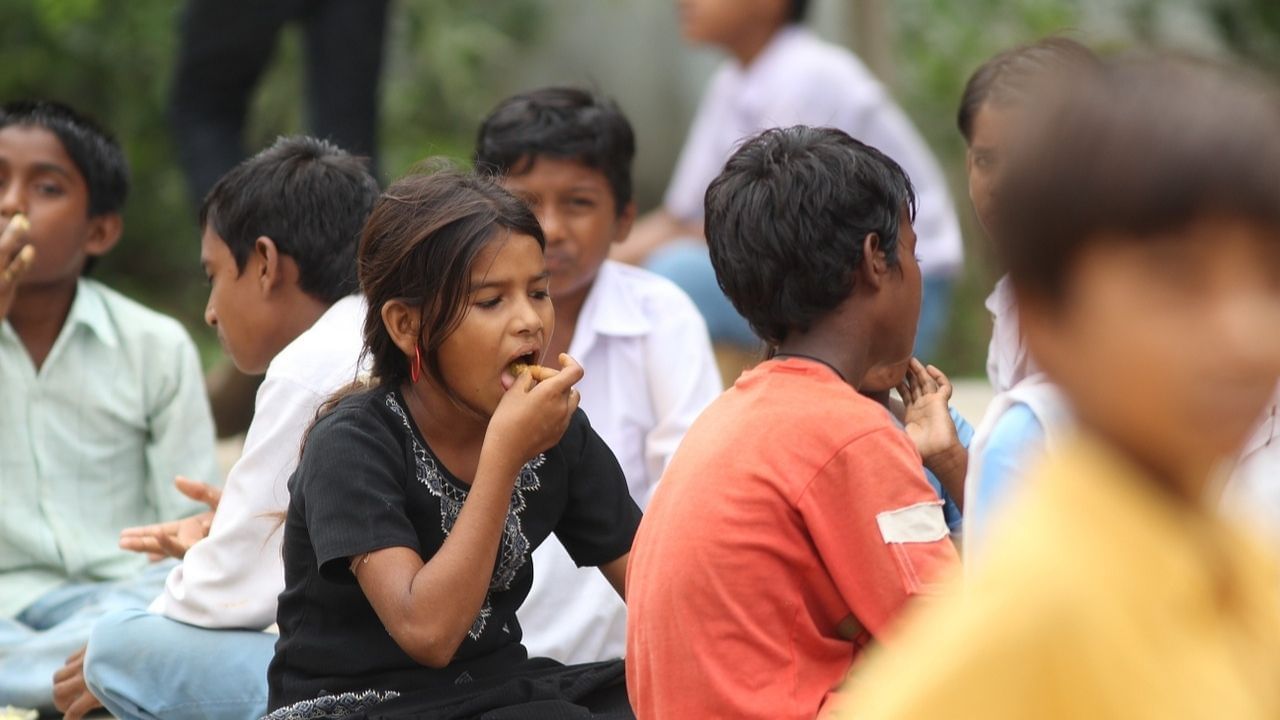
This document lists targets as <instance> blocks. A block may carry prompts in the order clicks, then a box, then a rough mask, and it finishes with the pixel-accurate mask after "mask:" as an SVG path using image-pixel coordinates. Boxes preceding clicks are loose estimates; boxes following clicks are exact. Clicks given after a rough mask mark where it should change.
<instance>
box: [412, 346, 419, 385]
mask: <svg viewBox="0 0 1280 720" xmlns="http://www.w3.org/2000/svg"><path fill="white" fill-rule="evenodd" d="M409 379H410V380H412V381H413V382H415V383H416V382H418V381H419V380H421V379H422V348H420V347H419V346H417V345H414V346H413V365H411V366H409Z"/></svg>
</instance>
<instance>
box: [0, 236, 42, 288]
mask: <svg viewBox="0 0 1280 720" xmlns="http://www.w3.org/2000/svg"><path fill="white" fill-rule="evenodd" d="M35 261H36V249H35V246H34V245H23V246H22V249H21V250H19V251H18V253H17V255H15V256H14V257H13V259H12V260H10V261H9V262H8V263H7V264H6V265H5V267H4V269H2V270H0V282H3V283H5V284H9V283H14V282H17V281H18V280H21V279H22V276H23V275H26V274H27V270H28V269H29V268H30V267H31V265H32V264H33V263H35Z"/></svg>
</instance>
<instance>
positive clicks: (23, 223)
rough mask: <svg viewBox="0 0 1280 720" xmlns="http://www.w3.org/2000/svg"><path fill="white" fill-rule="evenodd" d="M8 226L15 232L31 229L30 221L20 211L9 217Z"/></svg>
mask: <svg viewBox="0 0 1280 720" xmlns="http://www.w3.org/2000/svg"><path fill="white" fill-rule="evenodd" d="M9 227H11V228H13V229H14V230H16V231H17V232H26V231H28V230H30V229H31V221H30V220H28V219H27V216H26V215H23V214H22V213H14V215H13V217H11V218H9Z"/></svg>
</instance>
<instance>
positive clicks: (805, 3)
mask: <svg viewBox="0 0 1280 720" xmlns="http://www.w3.org/2000/svg"><path fill="white" fill-rule="evenodd" d="M808 12H809V0H791V13H790V20H791V22H793V23H798V22H804V17H805V15H807V14H808Z"/></svg>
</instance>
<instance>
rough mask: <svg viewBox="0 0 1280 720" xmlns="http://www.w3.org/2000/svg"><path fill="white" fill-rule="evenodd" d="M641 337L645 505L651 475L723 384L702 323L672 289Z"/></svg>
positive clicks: (661, 468) (663, 467) (640, 500)
mask: <svg viewBox="0 0 1280 720" xmlns="http://www.w3.org/2000/svg"><path fill="white" fill-rule="evenodd" d="M657 317H659V318H660V322H657V323H656V324H655V330H654V332H653V333H652V334H651V335H650V336H649V337H648V340H647V342H646V354H647V356H648V357H647V358H646V363H645V366H646V367H647V368H648V373H649V394H650V397H651V398H652V402H653V417H654V424H653V429H651V430H650V431H649V434H648V435H647V436H646V438H645V448H644V454H645V466H646V469H647V470H648V476H649V477H650V478H653V479H654V481H655V482H654V484H651V485H650V486H649V487H648V488H646V490H645V496H644V497H643V498H640V497H637V498H636V502H637V503H638V504H639V505H640V507H641V508H645V507H648V505H649V498H650V497H652V495H653V490H654V487H655V484H656V480H657V479H658V478H660V477H661V476H662V473H663V471H664V470H666V468H667V464H668V463H670V462H671V456H672V455H674V454H675V452H676V448H677V447H678V446H679V445H680V441H681V440H683V439H684V434H685V432H686V431H688V429H689V426H690V425H692V424H693V421H694V420H695V419H697V417H698V415H700V414H702V411H703V410H704V409H706V407H707V405H709V404H711V401H712V400H715V399H716V397H717V396H718V395H719V394H720V393H721V391H722V390H723V389H724V385H723V383H722V382H721V379H720V370H719V368H718V367H717V366H716V360H715V355H714V353H712V351H711V339H710V336H709V335H708V334H707V325H706V323H705V322H704V321H703V319H702V316H701V315H699V314H698V310H697V308H696V307H695V306H694V304H693V301H692V300H690V299H689V298H688V297H687V296H686V295H685V294H684V293H683V292H682V291H679V290H677V289H675V288H673V292H672V293H671V295H670V299H669V300H668V301H667V303H666V306H665V307H664V308H663V309H662V313H661V314H660V315H658V316H657Z"/></svg>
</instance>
